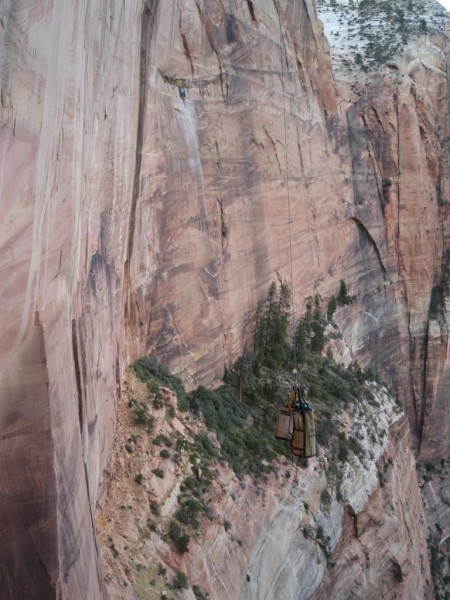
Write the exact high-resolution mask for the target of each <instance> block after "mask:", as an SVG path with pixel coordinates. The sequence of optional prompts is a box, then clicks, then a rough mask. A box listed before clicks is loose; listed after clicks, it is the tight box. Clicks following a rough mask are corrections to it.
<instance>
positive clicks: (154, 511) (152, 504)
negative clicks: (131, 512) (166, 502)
mask: <svg viewBox="0 0 450 600" xmlns="http://www.w3.org/2000/svg"><path fill="white" fill-rule="evenodd" d="M150 512H151V513H152V515H155V516H156V517H159V515H160V514H161V510H160V508H159V505H158V504H157V503H156V502H150Z"/></svg>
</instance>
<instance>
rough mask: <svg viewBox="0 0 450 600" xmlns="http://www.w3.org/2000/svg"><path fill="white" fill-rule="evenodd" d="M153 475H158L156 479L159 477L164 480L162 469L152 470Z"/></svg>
mask: <svg viewBox="0 0 450 600" xmlns="http://www.w3.org/2000/svg"><path fill="white" fill-rule="evenodd" d="M152 473H153V475H156V477H159V478H160V479H164V471H163V470H162V469H160V468H159V467H156V469H152Z"/></svg>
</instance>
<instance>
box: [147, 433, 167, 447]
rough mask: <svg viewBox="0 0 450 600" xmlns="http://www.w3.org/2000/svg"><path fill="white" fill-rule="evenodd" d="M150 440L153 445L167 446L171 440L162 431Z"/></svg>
mask: <svg viewBox="0 0 450 600" xmlns="http://www.w3.org/2000/svg"><path fill="white" fill-rule="evenodd" d="M152 442H153V444H155V446H167V447H168V448H170V447H171V446H172V440H171V439H170V438H168V437H167V436H166V435H164V434H162V433H160V434H159V435H157V436H156V437H155V438H153V440H152Z"/></svg>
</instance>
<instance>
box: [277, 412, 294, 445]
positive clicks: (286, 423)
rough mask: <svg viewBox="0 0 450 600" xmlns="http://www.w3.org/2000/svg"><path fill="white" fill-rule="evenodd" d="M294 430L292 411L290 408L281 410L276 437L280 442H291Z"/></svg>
mask: <svg viewBox="0 0 450 600" xmlns="http://www.w3.org/2000/svg"><path fill="white" fill-rule="evenodd" d="M293 429H294V423H293V419H292V411H291V410H290V409H289V408H280V410H279V413H278V422H277V428H276V429H275V437H276V438H277V439H278V440H291V439H292V432H293Z"/></svg>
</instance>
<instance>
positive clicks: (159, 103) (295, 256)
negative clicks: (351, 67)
mask: <svg viewBox="0 0 450 600" xmlns="http://www.w3.org/2000/svg"><path fill="white" fill-rule="evenodd" d="M0 18H1V21H0V48H1V52H0V56H1V63H0V78H1V80H0V88H1V89H0V100H1V115H0V119H1V131H0V156H1V160H0V164H1V165H2V167H1V171H0V189H1V199H2V202H1V205H0V214H1V223H2V228H1V232H0V248H1V252H0V270H1V278H0V311H1V322H2V337H1V344H0V370H1V373H0V377H1V379H0V390H1V398H0V422H1V427H2V431H1V437H0V447H1V452H0V456H1V458H0V462H1V465H0V467H1V469H2V473H3V474H4V477H3V481H4V483H3V485H2V493H1V496H0V503H1V509H2V510H1V511H0V525H1V530H2V531H5V532H6V534H5V535H4V536H3V540H4V543H3V544H2V546H1V548H0V577H1V581H2V584H3V583H4V585H3V588H4V589H5V590H7V591H6V592H5V594H6V597H7V598H11V597H17V595H18V594H21V595H25V596H29V597H33V595H36V596H39V595H47V596H48V597H52V596H53V597H56V596H57V595H58V594H59V595H62V596H63V597H70V598H77V597H80V598H81V597H89V598H93V599H95V598H98V597H102V595H103V590H102V574H101V567H100V565H99V563H98V559H97V556H98V553H97V549H96V542H95V534H94V528H93V521H92V513H93V510H94V507H95V501H96V497H97V492H98V486H99V483H100V481H101V478H102V473H103V470H104V468H105V466H106V465H107V462H108V456H109V452H110V448H111V444H112V440H113V436H114V426H115V401H116V397H117V394H118V393H120V382H121V374H122V372H123V368H124V365H126V364H128V363H129V362H131V361H133V360H134V359H135V358H137V357H138V356H140V355H142V354H144V353H145V352H152V353H154V354H156V355H157V356H158V357H160V358H161V359H163V360H164V361H165V362H166V363H168V364H169V365H170V367H171V368H172V369H173V370H174V371H176V372H177V373H179V374H181V375H182V376H183V378H184V379H185V381H186V382H187V383H188V384H189V385H191V386H194V385H196V384H198V383H211V382H213V381H215V380H217V379H218V378H219V377H220V375H221V374H222V372H223V367H224V364H225V363H227V362H231V361H233V360H234V359H235V358H236V357H237V356H238V355H239V353H240V352H242V349H243V347H244V344H245V340H246V339H248V337H249V336H250V334H251V331H252V323H251V320H252V312H253V309H254V307H255V305H256V303H257V301H258V299H259V298H260V297H261V295H262V294H263V293H264V291H265V289H266V288H267V286H268V284H269V282H270V281H271V280H273V279H274V278H275V277H276V276H277V273H279V275H280V276H281V277H284V278H287V279H288V280H289V279H290V274H291V270H292V274H293V283H294V292H295V302H294V303H295V310H296V314H299V312H300V311H301V309H302V307H303V306H304V302H305V299H306V298H307V297H308V296H311V295H313V294H315V293H319V294H320V295H321V296H322V297H323V299H324V300H326V299H327V298H328V297H329V296H330V295H331V294H332V293H334V292H336V290H337V287H338V284H339V280H340V279H345V280H346V281H347V283H348V284H349V285H350V286H351V291H352V293H354V294H356V295H357V302H356V303H355V304H354V305H353V306H352V307H350V308H348V309H340V311H338V313H337V315H336V318H337V319H338V322H339V324H340V326H341V329H342V331H343V332H344V336H345V338H346V341H347V343H348V345H349V346H350V347H351V350H352V352H353V356H354V357H355V358H358V360H360V361H361V362H362V363H363V364H364V365H369V364H370V365H372V366H374V367H379V368H380V369H381V370H382V371H385V372H386V373H387V374H388V375H389V376H390V377H391V378H392V379H393V380H394V381H395V382H396V383H397V385H398V389H399V391H400V393H401V395H402V397H403V399H404V401H405V406H406V408H407V411H408V415H409V417H410V423H411V424H412V428H413V433H414V434H415V436H416V439H417V440H418V443H421V449H422V451H423V453H424V454H426V456H430V457H433V458H435V457H438V456H439V453H440V451H441V449H448V443H449V442H448V419H449V415H448V410H449V409H448V403H447V401H446V394H445V389H446V386H447V384H448V359H447V329H446V328H447V325H446V323H445V320H443V319H442V318H440V319H438V320H436V321H433V322H431V321H430V322H429V323H428V318H427V312H428V305H429V300H430V296H431V289H432V287H433V286H435V285H437V284H438V283H439V282H440V281H441V276H442V264H443V263H442V256H443V255H444V256H445V251H446V250H447V246H448V231H447V229H448V227H447V225H446V224H445V223H446V219H447V214H446V208H445V203H446V202H447V196H448V172H447V169H448V167H446V162H445V157H446V156H447V154H446V152H447V146H446V145H445V144H446V140H447V137H446V136H447V120H446V119H447V112H448V94H447V86H448V84H447V71H446V60H447V59H446V56H447V47H446V43H447V42H446V39H445V38H442V39H440V40H438V41H436V42H435V45H433V46H432V47H431V46H430V47H429V46H426V47H425V48H424V49H422V51H421V52H422V53H421V54H420V55H418V56H417V57H413V56H409V57H407V61H406V63H405V65H404V66H403V67H402V71H401V73H399V75H398V77H397V76H396V77H397V79H396V78H395V77H394V79H392V80H391V79H389V77H388V78H386V77H385V78H384V80H383V79H380V81H378V82H377V83H375V84H374V87H373V88H371V91H370V93H369V94H368V96H367V97H366V98H365V99H361V100H360V102H358V103H356V104H355V105H354V106H353V107H349V106H348V105H346V104H345V103H343V102H339V97H338V94H337V90H336V87H335V84H334V80H333V76H332V73H331V65H330V61H329V58H328V56H327V50H326V42H325V40H324V38H323V37H322V35H321V30H320V27H319V25H318V23H317V21H316V20H315V13H314V5H313V3H311V2H310V1H309V0H307V1H306V0H305V1H300V0H296V1H294V2H287V3H286V2H282V1H281V0H280V1H279V2H278V0H274V1H273V2H263V1H262V0H258V1H255V0H254V1H250V0H248V1H244V0H241V1H239V2H231V0H230V1H227V0H222V1H221V2H216V1H213V0H203V2H194V1H193V0H192V1H191V0H183V2H175V0H170V1H167V2H164V3H162V2H156V1H155V0H146V1H142V2H136V3H125V4H124V3H120V2H116V1H106V0H104V1H101V0H98V1H95V2H88V1H87V0H85V1H82V2H79V3H72V2H70V1H69V0H64V1H61V2H47V3H41V2H36V3H34V4H33V6H29V5H28V4H27V3H25V2H22V1H20V0H18V1H12V0H8V1H6V2H4V3H3V4H2V6H1V9H0ZM430 48H431V49H430ZM439 49H440V50H439ZM348 108H349V110H347V109H348ZM286 176H287V178H286ZM391 179H392V184H391V185H389V186H386V184H385V183H383V182H384V181H385V180H386V181H388V180H391ZM439 205H443V206H439ZM445 264H447V263H445ZM442 314H445V313H442ZM397 365H398V367H397ZM446 436H447V437H446ZM25 465H29V466H28V467H26V468H27V469H30V470H29V471H27V470H25ZM11 524H14V527H12V526H11ZM36 540H39V543H37V542H36ZM25 569H26V571H27V573H28V576H27V578H26V581H25V580H24V578H23V577H21V574H22V573H23V572H24V571H25ZM24 586H26V587H24Z"/></svg>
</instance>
